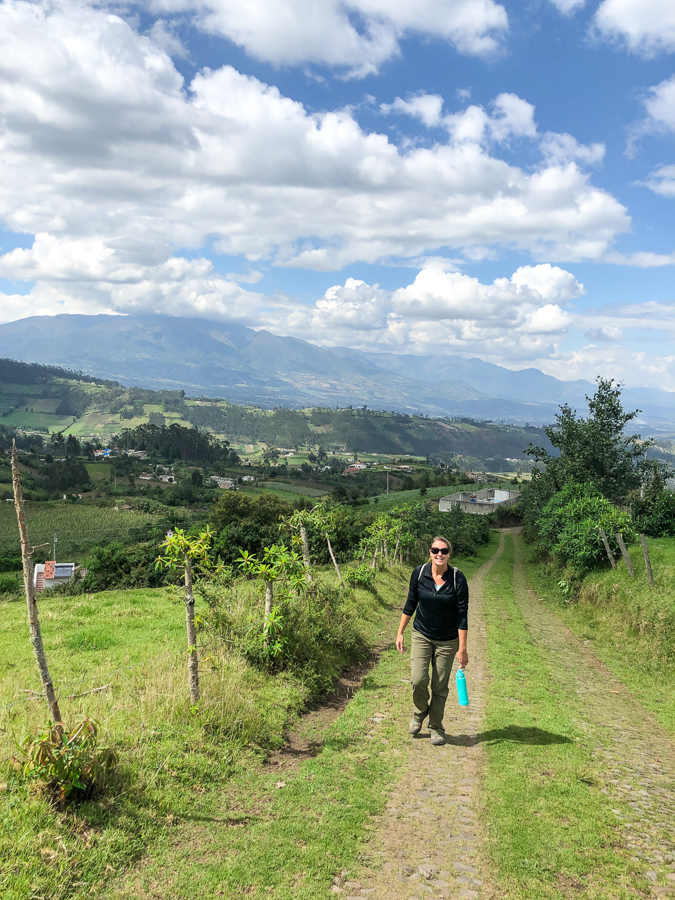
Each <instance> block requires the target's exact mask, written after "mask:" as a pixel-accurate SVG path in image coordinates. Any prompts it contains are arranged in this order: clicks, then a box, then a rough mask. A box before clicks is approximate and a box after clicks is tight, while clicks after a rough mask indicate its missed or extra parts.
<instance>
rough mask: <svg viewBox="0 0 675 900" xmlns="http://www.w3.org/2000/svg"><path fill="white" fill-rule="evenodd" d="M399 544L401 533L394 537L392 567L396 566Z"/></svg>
mask: <svg viewBox="0 0 675 900" xmlns="http://www.w3.org/2000/svg"><path fill="white" fill-rule="evenodd" d="M400 543H401V532H400V531H399V533H398V534H397V535H396V546H395V547H394V565H396V557H397V556H398V548H399V544H400Z"/></svg>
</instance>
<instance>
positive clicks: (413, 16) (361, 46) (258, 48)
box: [149, 0, 508, 77]
mask: <svg viewBox="0 0 675 900" xmlns="http://www.w3.org/2000/svg"><path fill="white" fill-rule="evenodd" d="M149 7H150V9H151V10H152V11H153V12H155V13H157V12H159V13H175V12H180V11H185V12H188V13H191V14H193V15H194V16H195V22H196V24H197V26H198V27H199V28H201V29H202V30H203V31H205V32H207V33H209V34H218V35H222V36H224V37H227V38H229V39H230V40H232V41H234V43H235V44H238V45H239V46H240V47H243V49H244V50H245V51H246V52H247V53H248V54H249V55H250V56H252V57H254V58H255V59H259V60H263V61H265V62H269V63H272V64H273V65H275V66H286V65H290V66H296V65H303V64H307V63H310V64H311V63H314V64H321V65H326V66H331V67H338V68H342V69H346V70H347V73H348V75H350V76H351V77H363V76H365V75H368V74H371V73H373V72H377V70H378V69H379V67H380V66H381V65H382V63H384V62H385V61H386V60H388V59H391V58H392V57H394V56H396V55H398V53H399V52H400V41H401V40H402V39H404V38H405V37H407V36H409V35H413V34H417V35H422V36H424V37H427V38H434V39H437V40H444V41H447V42H448V43H450V44H452V45H453V46H454V47H455V48H456V49H457V50H459V52H460V53H464V54H468V55H471V56H489V55H492V54H494V53H495V52H496V51H497V50H498V48H499V47H500V43H501V40H502V38H503V36H504V34H505V33H506V31H507V29H508V17H507V15H506V11H505V9H504V7H503V6H501V5H500V4H498V3H495V2H494V0H418V2H416V3H415V4H414V5H413V4H410V3H408V2H404V0H395V2H392V0H247V2H245V3H242V2H241V0H150V3H149ZM357 22H359V23H360V26H361V27H360V28H359V27H358V26H357V24H356V23H357Z"/></svg>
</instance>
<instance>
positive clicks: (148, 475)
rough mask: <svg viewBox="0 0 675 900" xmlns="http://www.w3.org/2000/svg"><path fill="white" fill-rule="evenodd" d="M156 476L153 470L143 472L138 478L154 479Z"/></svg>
mask: <svg viewBox="0 0 675 900" xmlns="http://www.w3.org/2000/svg"><path fill="white" fill-rule="evenodd" d="M154 477H155V476H154V475H153V474H152V472H141V474H140V475H139V476H138V479H139V481H152V479H153V478H154Z"/></svg>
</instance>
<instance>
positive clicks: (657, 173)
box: [642, 166, 675, 197]
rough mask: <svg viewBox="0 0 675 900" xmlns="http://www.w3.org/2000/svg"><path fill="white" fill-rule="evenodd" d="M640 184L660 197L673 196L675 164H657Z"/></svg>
mask: <svg viewBox="0 0 675 900" xmlns="http://www.w3.org/2000/svg"><path fill="white" fill-rule="evenodd" d="M642 184H643V185H644V186H645V187H648V188H649V189H650V190H651V191H654V193H655V194H661V196H662V197H675V166H658V167H657V168H656V169H654V170H653V172H651V173H650V174H649V176H648V177H647V178H646V179H645V181H643V182H642Z"/></svg>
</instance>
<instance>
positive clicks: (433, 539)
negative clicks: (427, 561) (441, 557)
mask: <svg viewBox="0 0 675 900" xmlns="http://www.w3.org/2000/svg"><path fill="white" fill-rule="evenodd" d="M436 541H443V543H444V544H445V545H446V547H447V548H448V550H449V551H450V553H449V554H448V556H452V544H451V543H450V541H449V540H448V539H447V538H446V537H443V535H442V534H437V535H436V537H433V538H432V539H431V543H430V544H429V550H431V548H432V547H433V545H434V543H435V542H436Z"/></svg>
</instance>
